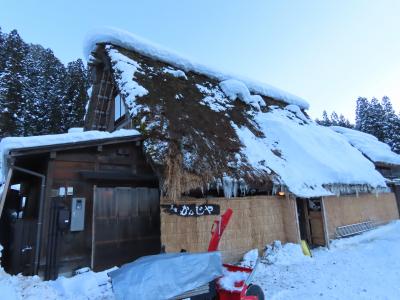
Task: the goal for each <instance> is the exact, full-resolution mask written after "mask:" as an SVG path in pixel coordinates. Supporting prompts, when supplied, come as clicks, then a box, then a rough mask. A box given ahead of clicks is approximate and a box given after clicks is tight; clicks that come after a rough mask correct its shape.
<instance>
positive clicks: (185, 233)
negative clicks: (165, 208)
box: [161, 196, 299, 262]
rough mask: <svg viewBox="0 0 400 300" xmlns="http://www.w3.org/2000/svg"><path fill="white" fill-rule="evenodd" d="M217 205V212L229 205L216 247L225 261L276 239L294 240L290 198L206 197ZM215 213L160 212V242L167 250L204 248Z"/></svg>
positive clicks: (294, 224)
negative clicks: (228, 215)
mask: <svg viewBox="0 0 400 300" xmlns="http://www.w3.org/2000/svg"><path fill="white" fill-rule="evenodd" d="M208 200H209V201H208V203H209V204H218V205H220V213H221V214H223V213H224V212H225V211H226V209H227V208H232V209H233V215H232V218H231V221H230V223H229V225H228V227H227V229H226V231H225V232H224V234H223V237H222V240H221V243H220V247H219V249H220V250H221V251H222V253H223V257H224V260H225V261H229V262H232V261H237V260H239V259H241V258H242V256H243V254H244V253H245V252H246V251H248V250H250V249H253V248H258V249H259V250H262V249H263V248H264V247H265V245H267V244H269V243H271V242H273V241H275V240H280V241H282V242H295V243H296V242H298V241H299V233H298V226H297V219H296V218H295V217H294V216H295V215H296V211H295V209H296V206H295V202H294V200H293V199H289V198H284V197H276V196H253V197H241V198H230V199H226V198H215V200H214V199H208ZM182 201H183V202H185V203H196V204H203V203H204V202H205V199H193V198H192V199H184V200H182ZM217 217H218V216H201V217H179V216H176V215H169V214H167V213H165V212H162V213H161V243H162V244H163V245H165V246H166V251H167V252H176V251H180V250H181V249H186V250H187V251H194V252H202V251H207V248H208V243H209V241H210V237H211V233H210V232H211V226H212V224H213V222H214V220H215V219H216V218H217Z"/></svg>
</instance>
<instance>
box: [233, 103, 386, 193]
mask: <svg viewBox="0 0 400 300" xmlns="http://www.w3.org/2000/svg"><path fill="white" fill-rule="evenodd" d="M270 108H271V110H270V111H269V112H266V113H265V112H256V113H255V115H254V121H255V124H256V126H258V128H257V129H258V130H259V131H260V132H262V133H263V134H264V137H259V135H258V136H256V135H255V134H254V133H253V132H252V131H251V130H250V129H249V128H248V127H245V126H242V127H239V126H237V125H236V124H232V125H233V127H234V128H235V130H236V133H237V135H238V137H239V139H240V141H241V142H242V144H243V147H242V150H241V151H242V154H243V155H244V156H245V157H246V158H247V160H248V162H249V163H250V164H251V166H252V167H253V168H254V169H255V170H259V171H264V172H266V173H268V174H270V173H271V171H272V172H273V173H274V174H276V178H275V181H276V184H279V185H285V186H287V188H288V189H289V190H290V192H292V193H294V194H295V195H297V196H300V197H305V198H308V197H317V196H327V195H332V194H335V193H340V192H344V191H345V188H346V189H347V188H348V187H349V186H350V185H352V186H355V188H360V189H361V188H362V186H364V189H367V190H368V188H371V189H372V188H373V189H378V190H380V189H386V188H387V187H386V183H385V179H384V178H383V177H382V175H381V174H380V173H379V172H377V171H376V170H375V167H374V165H373V163H371V162H370V161H369V160H368V159H366V158H365V157H364V156H363V155H362V154H361V153H360V152H359V151H358V150H357V149H355V148H354V147H352V146H351V145H350V144H349V143H348V142H347V140H346V139H345V138H344V137H343V136H342V135H340V134H338V133H336V132H334V131H332V130H331V129H330V128H327V127H323V126H320V125H318V124H316V123H315V122H313V121H311V120H309V119H307V118H306V116H305V115H304V114H303V113H302V112H301V111H300V109H298V108H297V109H295V107H294V106H293V105H290V106H289V107H287V108H286V109H281V108H278V107H272V106H271V107H270ZM293 111H295V112H293ZM365 186H367V187H368V188H365Z"/></svg>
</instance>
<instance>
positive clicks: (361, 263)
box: [254, 221, 400, 300]
mask: <svg viewBox="0 0 400 300" xmlns="http://www.w3.org/2000/svg"><path fill="white" fill-rule="evenodd" d="M288 254H290V255H288ZM274 255H275V257H274V259H273V260H272V261H273V262H272V263H271V264H259V266H258V269H257V272H256V274H255V277H254V281H255V283H257V284H259V285H260V286H261V287H262V288H263V290H264V293H265V296H266V299H271V300H280V299H285V300H290V299H296V300H297V299H307V300H309V299H352V300H356V299H400V284H399V282H400V221H396V222H393V223H390V224H388V225H385V226H382V227H380V228H378V229H375V230H372V231H369V232H367V233H364V234H362V235H358V236H355V237H350V238H345V239H341V240H335V241H333V243H332V244H331V249H329V250H328V249H326V248H318V249H315V250H314V251H313V257H312V258H308V257H307V258H306V257H304V256H303V257H302V254H301V249H300V247H299V246H297V245H293V244H286V245H284V246H282V247H281V248H280V249H279V251H276V252H275V254H274ZM293 257H297V258H298V259H293Z"/></svg>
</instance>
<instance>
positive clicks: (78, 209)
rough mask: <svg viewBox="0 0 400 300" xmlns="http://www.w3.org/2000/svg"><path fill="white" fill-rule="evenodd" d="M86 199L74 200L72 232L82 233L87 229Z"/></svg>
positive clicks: (72, 205) (72, 204) (72, 206)
mask: <svg viewBox="0 0 400 300" xmlns="http://www.w3.org/2000/svg"><path fill="white" fill-rule="evenodd" d="M85 202H86V199H85V198H72V203H71V227H70V231H82V230H83V229H84V228H85Z"/></svg>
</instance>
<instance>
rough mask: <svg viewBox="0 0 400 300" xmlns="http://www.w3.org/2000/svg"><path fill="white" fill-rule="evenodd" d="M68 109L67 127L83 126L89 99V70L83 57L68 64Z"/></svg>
mask: <svg viewBox="0 0 400 300" xmlns="http://www.w3.org/2000/svg"><path fill="white" fill-rule="evenodd" d="M65 86H66V91H65V100H64V102H65V103H66V106H67V107H66V110H65V111H64V113H65V114H66V116H65V122H64V123H65V126H66V128H65V129H68V128H70V127H80V126H83V118H84V115H85V105H86V102H87V99H88V95H87V89H88V87H89V86H88V76H87V70H86V68H85V66H84V64H83V62H82V60H81V59H78V60H76V61H73V62H70V63H69V64H68V65H67V76H66V81H65Z"/></svg>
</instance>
